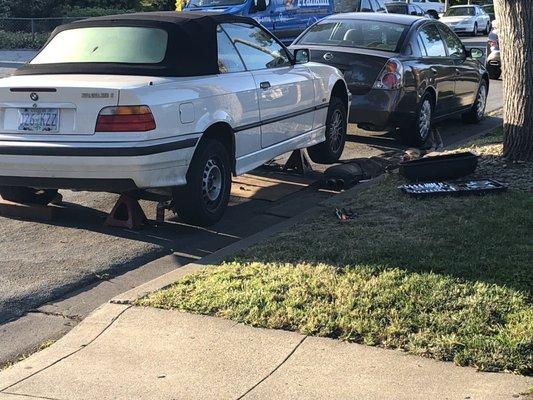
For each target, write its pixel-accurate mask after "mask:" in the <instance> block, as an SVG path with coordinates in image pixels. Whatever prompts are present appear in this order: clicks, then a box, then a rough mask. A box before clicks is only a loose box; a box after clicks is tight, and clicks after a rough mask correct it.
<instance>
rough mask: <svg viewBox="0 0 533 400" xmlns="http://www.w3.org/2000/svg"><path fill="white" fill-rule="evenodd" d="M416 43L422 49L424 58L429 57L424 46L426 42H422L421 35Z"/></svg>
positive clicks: (421, 52) (417, 37)
mask: <svg viewBox="0 0 533 400" xmlns="http://www.w3.org/2000/svg"><path fill="white" fill-rule="evenodd" d="M416 41H417V43H418V48H419V49H420V55H421V56H422V57H425V56H427V55H428V52H427V51H426V46H424V42H423V41H422V38H421V37H420V33H419V34H418V35H417V36H416Z"/></svg>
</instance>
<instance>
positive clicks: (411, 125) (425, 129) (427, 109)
mask: <svg viewBox="0 0 533 400" xmlns="http://www.w3.org/2000/svg"><path fill="white" fill-rule="evenodd" d="M418 107H419V108H418V113H417V114H416V117H415V118H414V119H413V120H412V121H407V122H405V123H403V124H402V125H400V136H401V139H402V142H404V143H405V144H407V145H410V146H417V147H421V146H423V145H424V144H425V143H426V141H427V140H428V138H429V134H430V132H431V125H432V121H433V101H432V98H431V95H430V94H429V93H426V94H425V95H424V97H422V100H421V101H420V103H419V106H418Z"/></svg>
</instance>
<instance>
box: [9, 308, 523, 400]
mask: <svg viewBox="0 0 533 400" xmlns="http://www.w3.org/2000/svg"><path fill="white" fill-rule="evenodd" d="M532 385H533V379H532V378H526V377H521V376H515V375H511V374H490V373H478V372H476V371H475V370H474V369H472V368H460V367H457V366H454V365H453V364H451V363H444V362H437V361H434V360H429V359H424V358H422V357H416V356H409V355H406V354H404V353H401V352H397V351H390V350H383V349H378V348H372V347H367V346H361V345H357V344H348V343H343V342H340V341H336V340H331V339H321V338H312V337H305V336H302V335H299V334H297V333H292V332H284V331H276V330H266V329H256V328H251V327H248V326H244V325H241V324H236V323H234V322H231V321H227V320H222V319H218V318H212V317H205V316H197V315H191V314H186V313H181V312H177V311H164V310H157V309H151V308H138V307H131V306H129V305H119V304H106V305H104V306H103V307H101V308H100V309H99V310H97V311H96V312H95V313H94V314H92V315H91V316H90V317H88V318H87V319H85V320H84V321H83V322H82V323H80V324H79V325H78V326H77V327H76V328H74V329H73V330H72V331H71V332H70V333H69V334H68V335H66V336H65V337H64V338H63V339H61V340H60V341H58V342H57V343H56V344H54V345H53V346H51V347H50V348H48V349H46V350H44V351H41V352H39V353H37V354H35V355H33V356H31V357H29V358H28V359H26V360H24V361H22V362H20V363H18V364H16V365H15V366H13V367H11V368H8V369H6V370H4V371H3V372H1V373H0V399H1V400H4V399H5V400H8V399H11V400H13V399H28V397H29V398H45V399H80V400H81V399H299V400H300V399H358V400H363V399H372V400H377V399H387V400H390V399H395V400H400V399H409V400H414V399H424V400H427V399H472V400H480V399H487V400H489V399H490V400H497V399H516V398H526V397H525V396H523V395H521V394H520V393H523V392H525V391H526V390H527V389H528V387H530V386H532Z"/></svg>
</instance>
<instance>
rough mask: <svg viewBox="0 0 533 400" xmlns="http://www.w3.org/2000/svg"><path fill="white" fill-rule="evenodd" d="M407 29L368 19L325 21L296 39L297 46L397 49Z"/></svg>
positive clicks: (390, 23)
mask: <svg viewBox="0 0 533 400" xmlns="http://www.w3.org/2000/svg"><path fill="white" fill-rule="evenodd" d="M407 29H408V27H407V26H405V25H400V24H396V23H392V22H383V21H369V20H361V19H355V20H348V19H347V20H339V21H332V20H324V21H322V22H319V23H318V24H316V25H314V26H313V27H311V29H309V31H307V33H306V34H305V35H304V36H303V37H302V38H301V39H300V40H299V41H298V44H299V45H305V44H308V45H322V46H343V47H357V48H362V49H373V50H384V51H392V52H394V51H397V47H398V44H399V43H398V42H399V41H400V38H401V37H402V35H403V33H404V32H405V31H406V30H407Z"/></svg>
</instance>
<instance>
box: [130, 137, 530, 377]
mask: <svg viewBox="0 0 533 400" xmlns="http://www.w3.org/2000/svg"><path fill="white" fill-rule="evenodd" d="M499 140H501V138H500V137H499V136H493V137H491V138H488V139H484V140H482V141H480V142H478V143H477V144H476V145H474V146H473V147H475V148H476V150H478V151H479V152H480V153H481V154H482V156H483V161H482V162H481V165H480V168H479V171H478V174H483V173H484V174H485V175H484V176H486V177H490V173H491V171H495V170H498V171H500V172H501V171H502V170H503V171H504V173H503V175H501V176H500V175H499V176H500V177H501V178H502V180H504V181H505V177H506V175H505V173H507V172H508V173H510V174H511V175H509V176H515V175H516V174H518V175H522V174H523V172H524V171H526V172H529V167H530V166H524V165H521V166H514V165H510V166H508V167H505V166H504V167H502V163H503V162H502V161H501V160H500V161H497V160H499V157H498V152H499V151H500V150H501V149H500V146H499V144H497V142H498V141H499ZM495 160H496V161H495ZM511 179H512V180H513V182H514V181H515V180H514V178H511ZM521 182H522V185H525V187H526V189H525V190H523V188H513V189H512V190H510V191H509V192H507V193H505V194H501V195H490V196H483V197H477V196H475V197H463V198H439V199H437V198H435V199H431V200H416V199H412V198H409V197H407V196H405V195H403V194H402V193H400V192H399V191H398V190H397V186H398V185H399V184H401V183H402V181H401V179H400V178H399V177H398V176H396V175H391V176H389V177H387V179H385V180H384V181H383V182H382V183H380V184H378V185H376V186H374V187H372V188H370V189H368V190H366V191H364V192H362V193H358V194H356V195H354V196H353V198H351V199H349V200H347V201H346V203H345V204H344V206H346V207H350V208H352V209H353V210H355V211H356V212H357V214H358V218H357V219H356V220H353V221H350V222H346V223H341V222H339V221H338V220H337V219H336V218H335V217H334V213H333V210H332V209H324V210H323V211H322V212H321V213H320V214H319V215H318V216H316V217H314V218H313V219H310V220H307V221H304V222H302V223H300V224H298V225H296V226H295V227H293V228H291V229H290V230H288V231H286V232H282V233H280V234H278V235H277V236H275V237H273V238H272V239H271V240H269V241H267V242H265V243H263V244H261V245H258V246H255V247H252V248H250V249H248V250H246V251H245V252H243V253H241V254H239V255H238V256H237V257H235V258H234V259H233V260H231V261H228V262H226V263H224V264H223V265H220V266H217V267H216V268H210V269H208V270H206V271H204V272H202V273H199V274H196V275H191V276H188V277H185V278H184V279H182V280H181V281H179V282H177V283H176V284H175V285H173V286H172V287H171V288H169V289H167V290H163V291H160V292H157V293H155V294H152V295H151V296H149V297H148V298H145V299H142V300H140V301H139V304H140V305H147V306H154V307H161V308H175V309H180V310H185V311H189V312H194V313H200V314H208V315H215V316H219V317H223V318H229V319H232V320H235V321H238V322H242V323H245V324H250V325H252V326H260V327H267V328H276V329H287V330H294V331H298V332H301V333H304V334H309V335H317V336H325V337H331V338H339V339H342V340H346V341H350V342H357V343H363V344H367V345H373V346H382V347H387V348H394V349H402V350H405V351H408V352H410V353H414V354H419V355H423V356H427V357H433V358H436V359H439V360H450V361H454V362H455V363H456V364H458V365H470V366H475V367H476V368H478V369H480V370H484V371H513V372H516V373H522V374H532V373H533V304H532V299H533V296H532V294H533V293H532V290H533V267H532V255H533V239H532V232H533V212H532V210H533V196H532V194H531V192H530V191H529V190H528V189H527V187H530V186H528V185H530V184H531V176H530V177H529V178H528V179H522V181H521Z"/></svg>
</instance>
